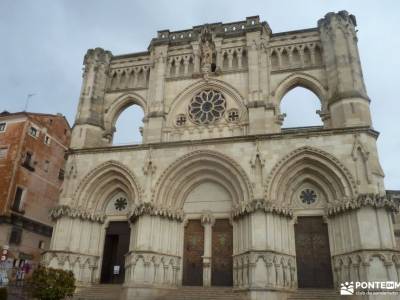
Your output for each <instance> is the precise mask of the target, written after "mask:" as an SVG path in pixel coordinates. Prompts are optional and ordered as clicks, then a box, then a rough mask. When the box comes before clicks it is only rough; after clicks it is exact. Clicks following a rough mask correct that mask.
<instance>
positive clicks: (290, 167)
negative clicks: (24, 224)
mask: <svg viewBox="0 0 400 300" xmlns="http://www.w3.org/2000/svg"><path fill="white" fill-rule="evenodd" d="M355 27H356V19H355V17H354V16H353V15H350V14H348V13H347V12H346V11H341V12H339V13H328V14H327V15H326V16H325V17H324V18H322V19H321V20H319V21H318V26H317V27H315V28H309V29H303V30H296V31H290V32H282V33H272V31H271V29H270V27H269V25H268V24H267V23H266V22H261V21H260V20H259V17H257V16H255V17H248V18H246V20H244V21H239V22H234V23H228V24H223V23H214V24H206V25H200V26H195V27H193V28H192V29H189V30H182V31H176V32H171V31H169V30H163V31H159V32H158V34H157V37H155V38H153V39H152V41H151V43H150V45H149V47H148V51H146V52H140V53H133V54H126V55H119V56H114V55H112V53H111V52H109V51H105V50H103V49H101V48H96V49H90V50H88V52H87V54H86V56H85V58H84V67H85V68H84V73H83V83H82V90H81V95H80V102H79V107H78V113H77V116H76V120H75V125H74V127H73V134H72V142H71V150H70V153H69V156H68V161H67V166H66V170H65V182H64V186H63V191H62V195H61V197H60V203H59V206H58V207H57V208H55V209H54V210H52V212H51V215H52V217H53V218H54V219H55V220H56V226H55V229H54V231H53V238H52V241H51V246H50V250H49V251H48V252H46V253H45V254H44V256H43V263H44V264H45V265H47V266H50V267H55V268H63V269H67V270H72V271H73V272H74V274H75V277H76V278H77V281H78V284H79V285H81V286H90V285H94V284H98V283H120V284H121V288H122V294H121V299H133V298H134V299H156V297H159V296H162V295H163V293H165V291H168V290H171V289H179V288H180V287H182V286H205V287H208V286H210V287H213V286H231V287H233V288H234V289H235V290H237V291H241V292H242V293H243V294H244V295H245V296H246V297H248V299H267V297H268V299H287V298H288V297H290V295H293V294H294V293H296V291H298V290H299V289H302V288H326V289H338V287H339V286H340V284H341V283H343V282H348V281H375V280H379V281H388V280H390V281H400V278H399V277H400V255H399V252H398V251H397V250H396V246H395V244H396V242H395V237H394V234H393V224H392V221H391V213H392V211H393V209H395V208H394V205H393V204H392V202H391V201H389V200H388V199H387V198H386V194H385V188H384V183H383V177H384V174H383V171H382V168H381V166H380V163H379V158H378V153H377V146H376V140H377V138H378V133H377V132H376V131H375V130H374V129H373V127H372V124H371V116H370V109H369V104H370V99H369V97H368V95H367V92H366V89H365V85H364V80H363V75H362V70H361V65H360V59H359V53H358V48H357V37H356V30H355ZM298 86H300V87H304V88H307V89H309V90H311V91H312V92H313V93H315V95H317V97H318V98H319V100H320V102H321V110H320V111H318V113H319V115H320V117H321V120H322V122H323V126H320V127H308V128H303V127H302V128H295V129H293V128H291V129H284V128H282V122H283V120H284V117H285V115H284V114H283V113H282V112H281V108H280V104H281V100H282V98H283V97H284V95H285V94H286V93H287V92H288V91H290V90H291V89H293V88H295V87H298ZM131 105H139V106H140V107H141V108H142V109H143V111H144V115H145V117H144V120H143V122H144V126H143V130H142V135H143V143H142V144H139V145H125V146H112V139H113V134H114V131H115V123H116V120H117V118H118V116H119V114H120V113H121V112H122V111H123V110H124V109H126V108H127V107H129V106H131ZM160 299H161V298H160ZM371 299H372V298H371ZM385 299H386V298H385ZM387 299H390V298H387Z"/></svg>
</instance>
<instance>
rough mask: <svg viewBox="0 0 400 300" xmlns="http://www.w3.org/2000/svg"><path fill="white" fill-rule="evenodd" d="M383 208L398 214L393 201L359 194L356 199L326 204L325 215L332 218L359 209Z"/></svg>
mask: <svg viewBox="0 0 400 300" xmlns="http://www.w3.org/2000/svg"><path fill="white" fill-rule="evenodd" d="M366 206H369V207H373V208H385V209H388V210H390V211H394V212H398V211H399V208H398V207H397V206H396V204H395V203H394V202H393V201H390V200H388V199H387V198H386V196H382V195H377V194H360V195H358V196H357V197H356V198H353V199H350V200H347V201H340V200H337V201H335V202H330V203H328V207H327V213H328V215H329V216H334V215H337V214H340V213H343V212H346V211H349V210H355V209H359V208H361V207H366Z"/></svg>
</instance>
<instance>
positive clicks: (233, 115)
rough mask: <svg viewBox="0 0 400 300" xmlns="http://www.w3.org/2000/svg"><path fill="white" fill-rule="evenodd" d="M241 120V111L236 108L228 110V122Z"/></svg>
mask: <svg viewBox="0 0 400 300" xmlns="http://www.w3.org/2000/svg"><path fill="white" fill-rule="evenodd" d="M237 121H239V111H238V110H237V109H236V108H232V109H231V110H229V111H228V122H230V123H235V122H237Z"/></svg>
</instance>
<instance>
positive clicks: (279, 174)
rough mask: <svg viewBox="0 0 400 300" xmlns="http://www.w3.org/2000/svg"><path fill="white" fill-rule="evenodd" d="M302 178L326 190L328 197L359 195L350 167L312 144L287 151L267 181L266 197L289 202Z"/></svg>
mask: <svg viewBox="0 0 400 300" xmlns="http://www.w3.org/2000/svg"><path fill="white" fill-rule="evenodd" d="M303 182H311V183H313V184H314V185H315V186H317V187H319V188H320V189H321V190H322V191H324V192H325V193H326V198H327V200H328V202H329V201H338V200H339V201H346V200H348V199H352V198H353V197H355V196H356V195H357V185H356V182H355V181H354V179H353V176H352V175H351V173H350V172H349V170H348V169H347V168H346V167H345V166H344V165H343V164H342V163H341V162H340V161H339V160H338V159H337V158H335V157H334V156H333V155H331V154H329V153H327V152H325V151H323V150H320V149H316V148H312V147H308V146H305V147H301V148H299V149H296V150H294V151H292V152H290V153H288V154H287V155H285V156H284V157H283V158H282V159H281V160H280V161H279V162H278V163H277V164H276V165H275V166H274V167H273V168H272V171H271V173H270V174H269V176H268V177H267V180H266V183H265V198H266V199H268V200H269V201H271V202H273V203H277V204H278V203H279V204H281V205H283V204H285V203H286V204H287V202H288V199H292V195H291V193H293V191H295V190H296V189H297V187H299V186H300V185H301V184H302V183H303Z"/></svg>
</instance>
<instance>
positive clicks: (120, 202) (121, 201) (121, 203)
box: [114, 197, 128, 211]
mask: <svg viewBox="0 0 400 300" xmlns="http://www.w3.org/2000/svg"><path fill="white" fill-rule="evenodd" d="M127 205H128V201H127V200H126V198H123V197H120V198H118V199H117V200H115V202H114V206H115V209H116V210H119V211H122V210H124V209H125V208H126V206H127Z"/></svg>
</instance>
